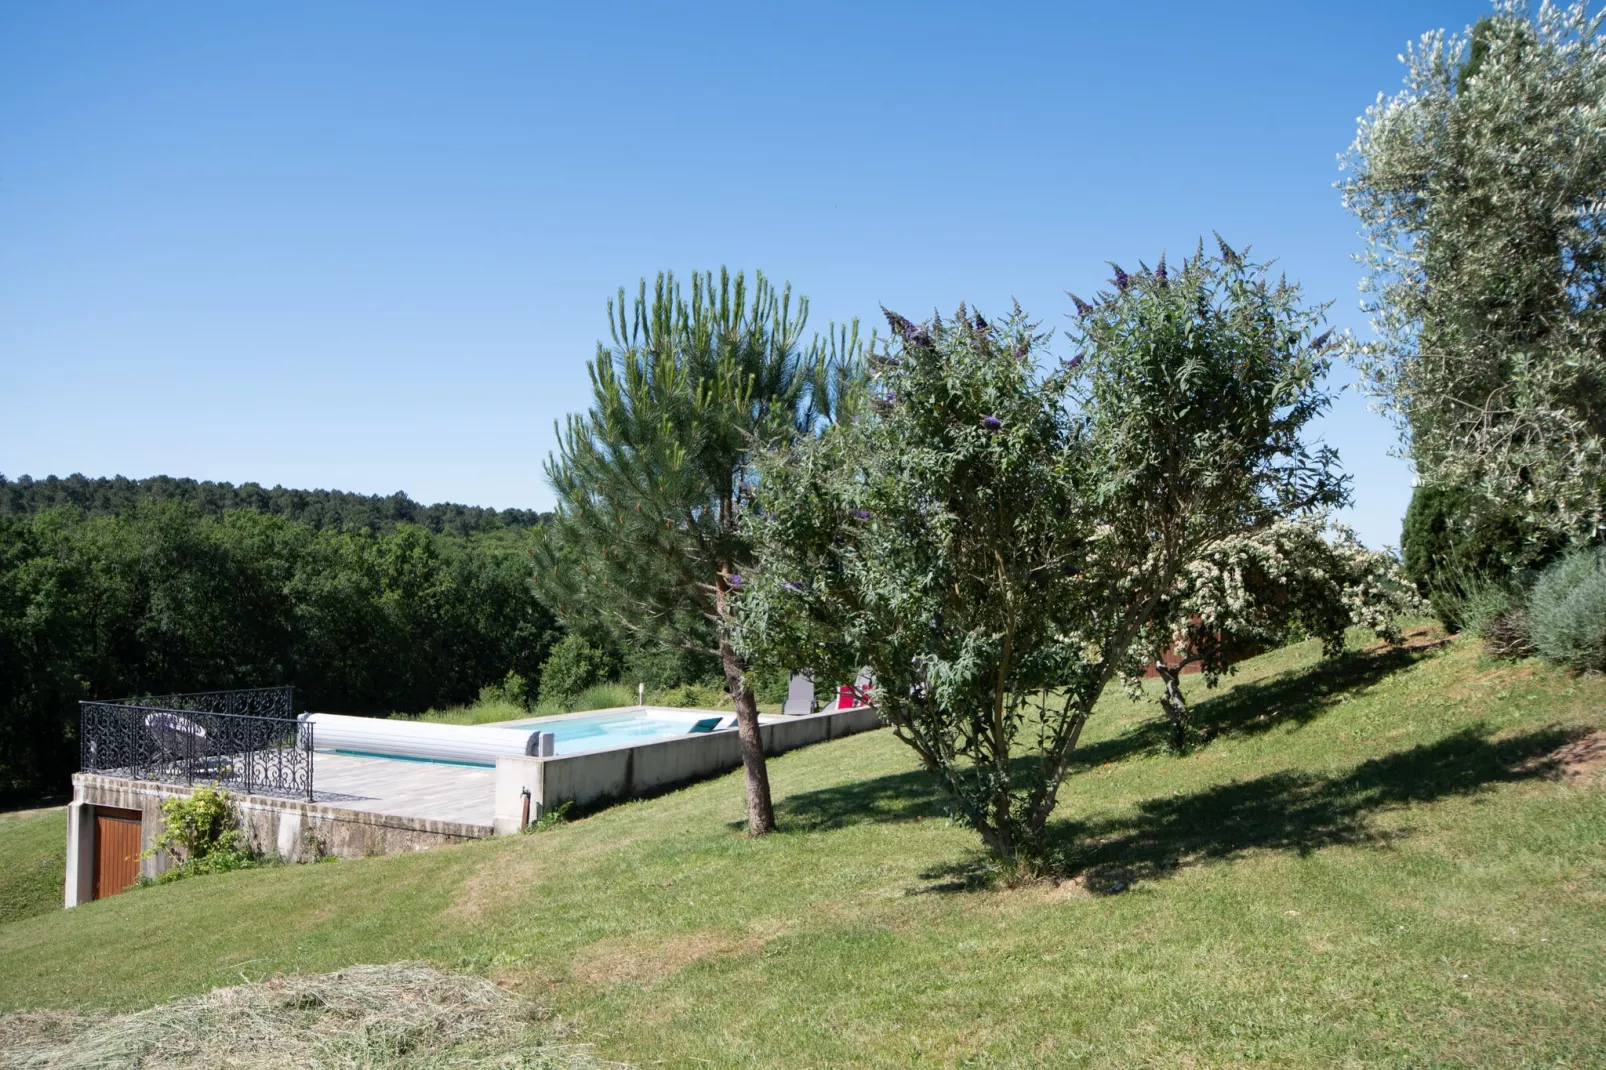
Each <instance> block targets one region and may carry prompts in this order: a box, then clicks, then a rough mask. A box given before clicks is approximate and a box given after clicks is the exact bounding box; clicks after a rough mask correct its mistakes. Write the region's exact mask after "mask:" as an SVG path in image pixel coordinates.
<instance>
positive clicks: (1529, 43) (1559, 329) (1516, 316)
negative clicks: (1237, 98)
mask: <svg viewBox="0 0 1606 1070" xmlns="http://www.w3.org/2000/svg"><path fill="white" fill-rule="evenodd" d="M1402 59H1403V61H1404V63H1405V67H1406V74H1405V87H1404V88H1403V89H1401V90H1400V91H1399V92H1398V93H1397V94H1395V95H1394V96H1392V97H1389V98H1386V99H1385V98H1384V97H1383V96H1382V95H1381V94H1380V95H1379V97H1378V100H1377V103H1376V104H1375V105H1373V106H1372V107H1371V108H1369V109H1368V110H1367V112H1366V114H1365V116H1364V117H1363V118H1362V120H1361V123H1360V129H1359V132H1358V134H1357V136H1356V139H1355V142H1354V144H1353V145H1352V146H1351V147H1350V150H1349V152H1348V153H1347V155H1345V156H1344V157H1343V166H1344V168H1345V170H1346V172H1347V173H1346V174H1345V176H1344V178H1343V180H1342V181H1341V182H1340V183H1339V186H1340V189H1341V190H1342V192H1343V199H1344V204H1345V206H1346V207H1347V208H1348V209H1349V210H1350V211H1351V212H1353V213H1355V215H1356V216H1357V217H1358V218H1359V219H1360V223H1361V230H1362V235H1363V236H1364V238H1365V241H1366V251H1365V253H1364V254H1363V255H1362V257H1361V258H1360V259H1361V261H1362V262H1363V263H1364V265H1365V266H1366V268H1367V275H1366V277H1365V280H1364V282H1363V284H1362V289H1363V292H1364V293H1365V294H1366V297H1367V300H1366V307H1367V309H1368V311H1369V312H1370V313H1371V314H1372V324H1373V327H1374V329H1375V331H1376V334H1377V339H1376V341H1375V342H1372V343H1368V344H1365V345H1359V346H1356V347H1354V350H1353V356H1354V359H1355V360H1356V362H1357V364H1358V366H1359V368H1360V370H1361V371H1362V373H1363V382H1364V383H1365V385H1366V386H1367V387H1368V388H1369V389H1370V390H1371V391H1372V392H1373V393H1374V394H1375V396H1376V397H1377V399H1378V400H1379V401H1380V402H1381V404H1382V405H1383V407H1385V408H1386V409H1387V410H1388V411H1389V412H1391V413H1392V414H1393V415H1394V416H1395V417H1396V418H1397V420H1398V423H1399V425H1400V428H1401V432H1402V438H1403V439H1404V441H1405V443H1406V445H1407V448H1408V451H1409V454H1410V456H1411V458H1412V460H1413V461H1414V462H1415V464H1416V467H1417V470H1418V472H1419V474H1420V475H1421V477H1422V478H1423V480H1424V481H1425V482H1427V483H1428V484H1431V485H1439V486H1446V487H1451V488H1455V487H1465V488H1474V489H1476V490H1478V491H1479V492H1480V493H1481V494H1482V495H1483V497H1484V500H1486V501H1488V502H1497V503H1500V505H1501V507H1502V508H1504V507H1507V506H1514V507H1516V508H1517V509H1519V510H1520V512H1521V514H1522V515H1523V516H1524V518H1525V520H1526V521H1527V523H1528V525H1529V526H1530V530H1531V531H1534V532H1535V533H1536V534H1538V533H1544V532H1547V531H1548V532H1559V533H1560V534H1562V535H1564V536H1568V537H1571V538H1573V539H1575V540H1577V541H1588V540H1589V539H1591V538H1594V537H1596V536H1598V535H1599V534H1600V533H1601V532H1602V531H1603V530H1606V363H1603V359H1602V358H1603V353H1606V307H1603V304H1606V38H1603V37H1602V34H1601V17H1600V16H1599V15H1590V14H1589V13H1588V11H1587V9H1586V7H1585V5H1584V4H1582V3H1580V4H1576V5H1572V6H1568V7H1559V6H1556V5H1553V4H1550V3H1544V4H1542V5H1541V6H1540V7H1539V8H1538V9H1537V12H1532V11H1531V9H1530V8H1529V7H1528V5H1526V4H1523V3H1519V2H1516V0H1502V2H1499V3H1497V4H1496V6H1495V9H1494V12H1493V14H1491V15H1490V16H1488V17H1486V18H1484V19H1483V20H1481V21H1480V22H1479V23H1478V24H1477V25H1476V26H1475V27H1473V28H1471V29H1469V30H1467V31H1464V32H1462V33H1459V34H1447V33H1445V32H1444V31H1442V30H1440V31H1435V32H1432V33H1428V34H1426V35H1424V36H1423V37H1422V39H1421V41H1420V42H1419V43H1417V44H1416V45H1414V46H1413V47H1411V48H1410V49H1409V50H1408V51H1407V52H1406V53H1405V55H1404V56H1403V57H1402ZM1538 537H1542V535H1539V536H1538Z"/></svg>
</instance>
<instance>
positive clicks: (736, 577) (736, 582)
mask: <svg viewBox="0 0 1606 1070" xmlns="http://www.w3.org/2000/svg"><path fill="white" fill-rule="evenodd" d="M728 582H729V583H730V585H731V586H732V587H740V586H741V585H742V574H741V573H740V572H732V573H731V578H730V580H729V581H728Z"/></svg>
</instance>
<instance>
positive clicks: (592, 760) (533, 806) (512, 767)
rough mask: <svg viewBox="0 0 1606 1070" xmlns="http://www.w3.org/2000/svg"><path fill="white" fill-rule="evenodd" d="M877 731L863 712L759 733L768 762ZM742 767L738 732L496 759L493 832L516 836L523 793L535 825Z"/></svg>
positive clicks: (816, 717)
mask: <svg viewBox="0 0 1606 1070" xmlns="http://www.w3.org/2000/svg"><path fill="white" fill-rule="evenodd" d="M880 725H881V717H880V715H879V714H878V713H877V712H876V711H875V709H874V708H872V707H868V706H862V707H859V708H857V709H852V710H827V711H825V712H822V713H812V714H805V715H802V716H798V717H786V718H784V719H778V720H773V721H767V722H765V723H762V724H760V725H759V727H758V733H759V738H760V739H761V740H763V743H764V753H765V754H781V753H783V752H785V751H789V750H793V749H795V748H797V747H804V746H808V745H809V744H811V743H821V742H824V741H825V740H828V739H837V738H839V737H841V736H847V735H852V734H854V733H855V732H864V731H868V730H869V729H872V728H879V727H880ZM741 764H742V750H741V742H740V740H739V739H738V738H737V735H736V731H735V730H734V729H723V730H721V731H718V732H708V733H699V734H697V735H686V736H677V737H676V738H674V739H666V740H661V741H658V742H655V743H641V744H629V745H625V746H620V747H613V748H610V749H608V750H595V751H587V752H585V753H584V754H567V755H557V756H555V757H550V758H516V757H515V758H508V757H504V758H498V759H497V760H496V820H495V822H494V827H495V829H496V832H497V834H498V835H504V834H506V833H509V832H517V831H518V829H519V822H520V820H521V819H522V816H523V793H524V792H525V791H528V792H529V793H530V820H532V821H534V820H536V819H537V818H539V817H540V816H541V815H542V814H544V813H546V812H548V811H550V810H551V809H553V808H554V807H556V806H558V805H560V804H562V803H564V802H569V801H572V802H573V803H574V804H575V805H576V806H589V805H591V804H593V803H597V802H604V801H608V800H612V799H630V798H635V797H636V796H640V795H648V794H652V793H653V792H656V791H661V790H663V789H665V788H670V787H674V786H676V785H678V784H685V783H689V782H691V781H693V780H701V779H703V778H705V777H709V776H713V775H715V774H718V773H724V772H727V771H729V770H731V769H735V768H737V767H739V766H740V765H741Z"/></svg>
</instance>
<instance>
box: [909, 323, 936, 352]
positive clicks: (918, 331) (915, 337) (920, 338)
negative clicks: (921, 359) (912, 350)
mask: <svg viewBox="0 0 1606 1070" xmlns="http://www.w3.org/2000/svg"><path fill="white" fill-rule="evenodd" d="M903 340H904V341H905V342H907V343H908V344H909V345H912V346H919V347H920V348H922V349H930V348H931V335H929V334H927V333H926V329H925V328H924V327H921V326H920V325H918V324H916V325H915V326H913V327H910V328H909V333H908V334H906V335H904V338H903Z"/></svg>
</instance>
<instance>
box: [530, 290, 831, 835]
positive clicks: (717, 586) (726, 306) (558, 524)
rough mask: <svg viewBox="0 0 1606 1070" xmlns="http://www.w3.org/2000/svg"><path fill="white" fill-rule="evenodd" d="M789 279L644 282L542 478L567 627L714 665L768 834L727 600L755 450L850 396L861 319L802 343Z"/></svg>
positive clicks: (750, 706)
mask: <svg viewBox="0 0 1606 1070" xmlns="http://www.w3.org/2000/svg"><path fill="white" fill-rule="evenodd" d="M807 318H808V301H807V299H806V298H804V299H800V300H798V301H797V302H796V303H794V302H793V299H792V291H791V287H790V285H788V286H786V287H785V288H784V289H782V290H779V291H777V290H776V289H775V287H773V286H772V285H771V284H770V283H769V281H768V280H767V279H765V278H764V276H763V275H762V274H756V275H755V276H754V278H753V283H752V286H751V292H749V286H748V284H747V280H746V279H745V278H744V276H743V275H741V274H740V273H738V274H737V275H736V276H735V277H734V278H732V277H731V276H730V275H729V274H728V273H727V272H726V271H724V270H723V269H722V270H721V271H720V273H719V277H718V278H717V279H716V278H715V277H714V275H713V273H712V272H709V273H706V274H699V275H693V276H692V278H691V287H690V294H689V296H688V295H687V294H686V293H685V292H684V291H683V290H682V287H681V285H680V283H679V282H678V281H677V280H676V279H675V277H674V276H673V275H672V274H660V275H659V276H658V279H657V282H656V284H655V285H654V287H653V290H652V293H651V294H650V295H649V294H648V292H647V282H646V280H645V279H643V280H642V282H641V285H640V288H639V289H638V291H637V294H636V298H635V301H634V302H633V304H632V306H631V307H630V310H629V311H628V312H627V307H626V301H625V292H624V290H623V289H621V290H620V291H619V295H618V298H617V304H616V303H615V302H614V301H610V302H609V303H608V319H609V329H610V333H611V335H612V345H611V346H609V345H606V344H601V343H599V345H598V347H597V355H596V358H595V359H594V360H592V361H591V362H590V363H589V365H588V369H589V371H590V375H591V385H592V394H593V399H592V405H591V409H590V411H589V412H587V413H585V414H584V415H571V416H570V417H569V420H568V426H567V427H566V428H564V429H562V430H561V431H560V433H559V436H558V437H559V445H558V449H557V451H556V452H555V453H554V454H553V456H552V457H551V458H550V459H549V460H548V462H547V466H546V471H547V477H548V479H549V480H550V482H551V484H552V487H553V489H554V490H555V492H556V494H557V502H558V507H557V514H556V517H555V519H554V522H553V524H552V525H551V527H550V528H549V529H548V530H547V533H546V539H545V540H544V543H543V550H542V553H541V555H540V556H541V560H540V565H539V568H538V570H537V575H538V580H537V582H538V584H539V586H540V587H541V588H542V590H543V593H544V594H545V595H546V596H547V598H548V600H549V601H550V602H551V603H552V604H553V606H554V607H555V608H556V609H557V610H558V612H559V613H560V614H561V615H563V616H564V617H565V619H571V620H573V619H589V620H600V621H602V622H604V623H605V624H607V625H608V626H609V627H610V628H612V629H615V630H616V631H618V632H619V633H621V634H624V635H628V636H631V637H633V638H634V639H635V640H636V641H638V642H646V643H657V644H661V645H663V646H667V647H676V648H682V649H687V650H695V651H702V652H706V653H709V654H712V655H714V656H715V657H717V658H718V660H719V663H720V666H721V668H722V669H723V672H724V675H725V681H726V684H727V686H728V687H729V689H730V694H731V698H732V701H733V703H734V705H735V708H736V718H737V728H738V732H739V735H740V737H741V747H742V764H743V767H744V769H745V772H746V780H747V817H748V831H749V832H751V833H754V834H759V833H765V832H770V831H773V830H774V828H775V815H774V810H773V808H772V806H771V804H770V791H769V776H768V773H767V772H766V769H765V765H764V751H763V746H762V743H761V741H760V739H759V734H758V704H757V701H756V699H755V697H754V695H753V691H752V688H751V687H750V685H749V683H748V680H747V670H748V666H747V664H746V662H745V661H744V660H743V658H742V657H741V656H740V655H739V654H738V653H737V652H736V650H735V649H734V648H733V647H732V645H731V643H730V640H729V632H730V627H729V623H730V610H731V595H732V593H733V592H734V591H735V590H736V589H737V588H739V587H740V586H741V583H742V571H743V569H744V568H746V567H747V564H748V562H749V561H750V559H751V556H752V548H751V546H750V544H749V542H748V540H747V538H746V537H745V536H744V535H743V534H742V531H741V520H742V516H743V514H744V512H747V511H750V510H752V509H755V508H756V507H757V496H758V488H757V487H756V485H755V484H756V477H755V475H754V472H753V469H752V460H753V456H754V454H755V452H756V451H758V450H761V449H764V448H767V447H772V446H776V445H783V444H785V443H786V442H788V441H790V440H793V439H795V438H797V437H800V436H808V435H812V434H814V433H815V432H816V431H817V429H818V428H819V427H820V426H821V425H822V424H823V423H825V422H828V421H830V420H832V419H833V418H834V417H836V416H837V415H838V412H839V410H840V409H841V408H842V407H843V406H844V405H845V404H851V403H852V402H853V401H854V399H855V398H857V397H858V396H859V393H860V392H859V390H858V389H857V384H858V382H859V381H860V377H861V372H860V364H859V340H858V324H857V323H854V324H852V325H851V326H850V327H844V328H842V329H841V330H840V331H838V330H836V329H835V327H834V325H833V328H832V330H830V331H828V332H827V336H826V337H825V338H823V339H821V338H816V339H814V340H813V341H812V342H811V343H810V344H809V345H808V346H807V347H806V348H805V347H801V346H800V340H801V338H802V335H803V330H804V326H805V323H806V321H807Z"/></svg>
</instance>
